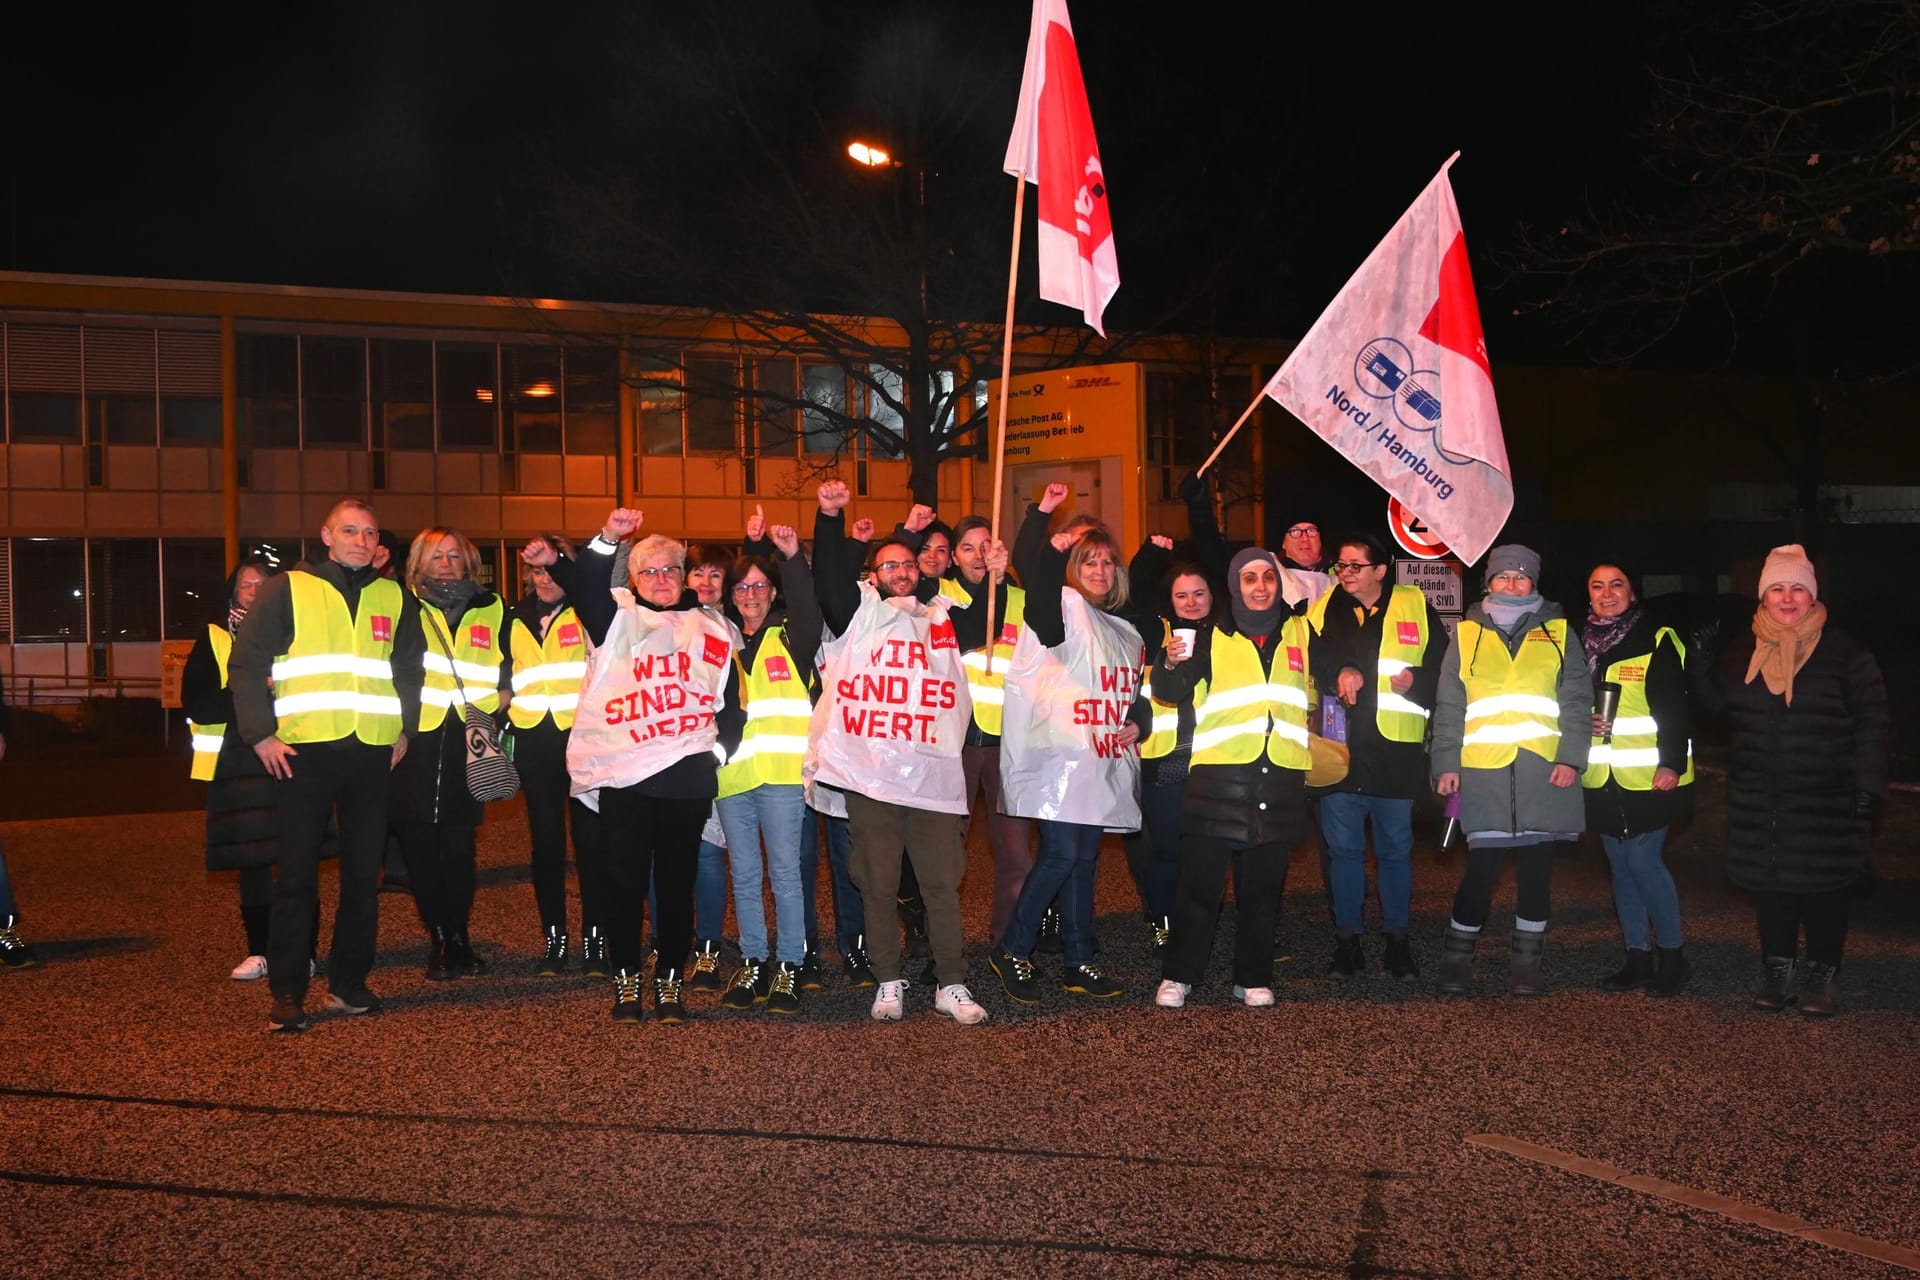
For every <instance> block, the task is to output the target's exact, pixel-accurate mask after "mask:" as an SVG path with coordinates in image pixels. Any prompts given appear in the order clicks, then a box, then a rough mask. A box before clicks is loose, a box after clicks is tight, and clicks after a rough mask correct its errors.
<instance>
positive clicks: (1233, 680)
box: [1193, 617, 1313, 772]
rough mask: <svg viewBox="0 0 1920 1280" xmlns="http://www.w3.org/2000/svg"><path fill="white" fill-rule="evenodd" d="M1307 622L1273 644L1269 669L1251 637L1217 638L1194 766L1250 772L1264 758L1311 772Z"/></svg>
mask: <svg viewBox="0 0 1920 1280" xmlns="http://www.w3.org/2000/svg"><path fill="white" fill-rule="evenodd" d="M1311 634H1312V633H1311V631H1310V629H1309V628H1308V627H1307V623H1306V619H1304V618H1300V617H1291V618H1288V619H1287V620H1286V623H1285V624H1284V625H1283V626H1282V627H1281V628H1280V634H1279V635H1278V636H1276V637H1274V641H1273V656H1272V658H1271V659H1270V660H1269V667H1268V668H1267V669H1265V670H1263V669H1262V667H1261V662H1260V650H1259V649H1258V648H1256V647H1255V646H1254V643H1253V641H1251V640H1249V639H1247V638H1246V637H1245V636H1240V635H1231V636H1230V635H1228V634H1227V633H1226V632H1224V631H1222V630H1220V629H1218V628H1215V629H1214V633H1213V648H1212V651H1211V653H1212V659H1213V673H1212V676H1211V677H1210V678H1209V679H1208V680H1206V681H1204V682H1203V683H1202V684H1201V685H1200V686H1199V687H1197V688H1196V689H1195V690H1194V692H1193V716H1194V725H1193V763H1194V764H1196V765H1203V764H1250V763H1252V762H1253V761H1255V760H1257V759H1259V758H1260V746H1261V743H1262V741H1264V742H1265V743H1266V752H1267V759H1269V760H1271V761H1272V762H1273V763H1274V764H1277V765H1280V766H1281V767H1282V768H1286V769H1299V770H1301V771H1303V772H1304V771H1305V770H1306V768H1307V766H1308V765H1309V764H1311V763H1312V761H1313V756H1312V752H1311V751H1310V750H1309V749H1308V746H1307V643H1308V637H1309V636H1310V635H1311Z"/></svg>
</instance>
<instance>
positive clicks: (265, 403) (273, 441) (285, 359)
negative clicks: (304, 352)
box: [234, 333, 300, 449]
mask: <svg viewBox="0 0 1920 1280" xmlns="http://www.w3.org/2000/svg"><path fill="white" fill-rule="evenodd" d="M234 342H235V352H234V355H235V359H236V361H237V363H238V365H239V368H238V375H239V384H240V387H239V390H240V441H241V444H242V445H243V446H248V445H250V446H252V447H253V448H256V449H297V448H299V447H300V347H299V342H298V340H297V339H295V338H294V336H293V335H292V334H290V333H242V334H239V335H237V337H236V338H235V340H234Z"/></svg>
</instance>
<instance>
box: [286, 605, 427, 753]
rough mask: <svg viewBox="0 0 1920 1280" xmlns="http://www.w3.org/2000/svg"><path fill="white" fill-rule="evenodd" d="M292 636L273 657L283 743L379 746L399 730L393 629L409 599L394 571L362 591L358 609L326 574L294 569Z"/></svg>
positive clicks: (387, 743) (395, 738)
mask: <svg viewBox="0 0 1920 1280" xmlns="http://www.w3.org/2000/svg"><path fill="white" fill-rule="evenodd" d="M287 590H288V593H289V594H290V595H291V597H292V601H293V642H292V643H291V644H289V645H288V646H287V651H286V652H285V653H283V654H281V655H280V656H279V657H277V658H275V659H274V660H273V714H274V715H275V716H276V717H278V719H279V722H280V727H279V729H278V730H276V733H277V736H278V737H279V738H280V740H281V741H282V742H290V743H295V744H298V743H302V742H338V741H340V740H341V739H342V738H358V739H359V740H360V741H362V742H364V743H366V744H368V745H369V746H375V747H387V746H392V745H393V744H394V743H395V742H396V741H398V740H399V737H400V695H399V694H398V693H396V692H395V691H394V687H393V635H394V632H395V630H396V629H397V628H398V627H399V626H400V611H401V609H402V608H404V607H405V604H406V598H405V596H404V595H403V594H402V593H401V590H400V584H399V583H397V582H395V581H393V580H392V579H391V578H375V579H374V580H373V581H372V582H369V583H368V584H367V585H366V586H365V587H363V588H362V589H361V591H360V602H359V606H360V607H359V610H358V612H357V613H354V614H349V613H348V612H347V602H346V599H345V597H343V596H342V595H341V594H340V593H339V592H338V591H336V590H334V589H333V587H331V586H329V585H328V584H327V583H326V582H325V581H323V580H321V579H320V578H318V577H315V576H314V575H313V574H310V573H303V572H301V571H299V570H294V571H293V572H291V573H289V574H287Z"/></svg>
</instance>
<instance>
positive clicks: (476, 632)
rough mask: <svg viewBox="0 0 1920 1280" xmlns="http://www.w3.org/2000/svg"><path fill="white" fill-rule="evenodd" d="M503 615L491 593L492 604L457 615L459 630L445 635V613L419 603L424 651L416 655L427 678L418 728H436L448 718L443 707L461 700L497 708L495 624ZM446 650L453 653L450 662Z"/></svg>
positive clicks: (503, 608) (497, 637) (497, 633)
mask: <svg viewBox="0 0 1920 1280" xmlns="http://www.w3.org/2000/svg"><path fill="white" fill-rule="evenodd" d="M505 616H506V605H505V604H503V603H502V602H501V600H500V597H499V596H495V597H494V598H493V603H492V604H490V605H486V606H484V607H482V608H479V609H469V610H467V611H466V613H464V614H463V615H461V618H460V634H459V635H457V636H449V635H448V634H447V619H446V616H445V615H444V614H442V613H441V612H440V611H439V610H438V609H436V608H434V607H433V606H432V605H429V604H425V603H422V604H421V605H420V625H421V627H422V628H424V629H425V630H426V633H427V651H426V654H425V656H424V657H423V658H422V659H421V662H422V664H423V665H424V667H425V670H426V678H425V679H424V680H422V681H421V684H420V732H422V733H427V732H430V731H431V730H434V729H438V728H439V727H440V722H441V721H442V720H444V719H446V718H447V708H448V707H451V706H453V705H454V704H455V703H457V702H460V701H461V700H462V699H464V700H465V701H467V702H471V703H472V704H473V705H474V706H476V707H478V708H480V709H481V710H482V711H486V712H493V711H496V710H498V709H499V707H500V646H501V639H500V623H501V620H502V619H503V618H504V617H505ZM442 645H445V646H446V649H445V650H443V649H442V648H441V646H442ZM447 650H451V651H452V653H453V660H452V661H451V662H449V661H448V660H447V652H446V651H447ZM456 676H457V677H458V683H457V684H456V682H455V677H456Z"/></svg>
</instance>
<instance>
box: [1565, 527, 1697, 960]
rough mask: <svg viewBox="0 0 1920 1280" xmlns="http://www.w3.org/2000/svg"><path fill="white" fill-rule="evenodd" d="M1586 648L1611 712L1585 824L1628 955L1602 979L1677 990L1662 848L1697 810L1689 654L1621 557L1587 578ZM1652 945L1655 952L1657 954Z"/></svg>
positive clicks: (1672, 903) (1675, 936) (1592, 766)
mask: <svg viewBox="0 0 1920 1280" xmlns="http://www.w3.org/2000/svg"><path fill="white" fill-rule="evenodd" d="M1580 646H1581V652H1582V654H1583V655H1584V657H1585V658H1586V663H1587V674H1588V675H1590V676H1591V677H1592V678H1593V687H1594V690H1595V702H1596V703H1599V702H1600V701H1601V696H1600V691H1601V690H1611V691H1612V692H1613V693H1615V694H1617V697H1618V701H1617V703H1616V704H1615V706H1614V708H1613V715H1612V717H1611V718H1606V717H1603V716H1602V714H1601V713H1600V711H1597V710H1596V711H1595V712H1594V716H1593V743H1592V746H1591V747H1590V748H1589V754H1588V757H1587V771H1586V774H1585V776H1584V777H1583V778H1582V779H1581V785H1582V786H1583V787H1584V788H1585V791H1586V801H1587V829H1588V830H1589V831H1597V832H1599V833H1600V845H1601V847H1602V848H1604V849H1605V850H1606V851H1607V862H1608V864H1609V865H1610V866H1611V867H1612V869H1613V907H1614V910H1615V911H1616V912H1617V913H1618V914H1619V916H1620V935H1621V938H1622V939H1623V940H1624V941H1625V942H1626V946H1627V958H1626V963H1625V964H1623V965H1622V966H1621V967H1620V968H1619V969H1618V970H1617V971H1615V972H1613V973H1610V974H1608V975H1607V976H1606V977H1604V978H1602V979H1601V980H1600V987H1601V989H1602V990H1604V991H1649V992H1651V993H1652V994H1654V995H1659V996H1671V995H1678V994H1679V992H1680V989H1681V988H1682V987H1684V986H1686V984H1687V979H1688V978H1689V977H1690V976H1691V975H1692V969H1691V967H1690V966H1689V965H1688V964H1687V957H1686V952H1685V951H1684V950H1683V949H1682V948H1683V945H1684V939H1683V938H1682V937H1681V930H1680V894H1679V892H1678V891H1677V890H1676V889H1675V888H1674V886H1673V873H1672V872H1670V871H1668V870H1667V864H1666V861H1665V860H1664V858H1663V856H1662V854H1663V852H1664V850H1665V848H1666V843H1667V828H1668V827H1670V826H1672V825H1673V824H1674V823H1675V822H1678V821H1679V820H1680V819H1682V818H1684V817H1685V816H1686V815H1687V814H1688V813H1690V812H1692V810H1693V739H1692V736H1691V735H1692V729H1691V726H1690V725H1689V723H1688V715H1687V671H1686V661H1687V651H1686V646H1685V645H1684V644H1682V643H1681V641H1680V637H1679V636H1678V635H1676V634H1675V633H1674V632H1673V630H1672V629H1671V628H1669V627H1659V626H1655V625H1654V622H1653V620H1652V619H1651V618H1649V617H1648V616H1647V612H1646V610H1645V609H1644V608H1642V607H1641V604H1640V601H1639V599H1638V598H1636V597H1635V595H1634V591H1633V579H1632V577H1631V576H1630V575H1629V574H1628V573H1627V571H1626V570H1625V569H1623V568H1621V567H1620V563H1619V562H1618V561H1616V560H1603V561H1601V562H1600V563H1599V564H1596V565H1595V566H1593V568H1592V570H1590V571H1589V572H1588V574H1587V620H1586V624H1585V625H1584V626H1582V627H1581V628H1580ZM1656 947H1657V948H1658V954H1657V956H1656V950H1655V949H1656Z"/></svg>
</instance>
